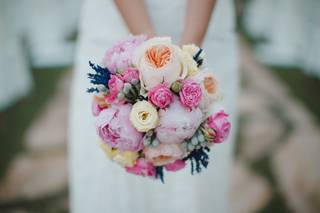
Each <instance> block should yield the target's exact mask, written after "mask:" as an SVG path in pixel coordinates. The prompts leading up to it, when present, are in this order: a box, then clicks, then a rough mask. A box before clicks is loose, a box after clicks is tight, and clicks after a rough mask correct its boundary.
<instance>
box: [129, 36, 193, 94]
mask: <svg viewBox="0 0 320 213" xmlns="http://www.w3.org/2000/svg"><path fill="white" fill-rule="evenodd" d="M132 61H133V64H134V65H135V66H136V67H137V68H138V70H139V71H140V81H141V85H142V87H143V88H145V89H147V90H149V89H151V88H152V87H155V86H156V85H158V84H159V83H167V84H168V85H171V84H172V83H173V82H174V81H176V80H177V79H183V78H185V77H186V76H187V74H188V69H187V67H186V66H184V64H183V62H182V55H181V49H180V48H179V47H178V46H176V45H173V44H172V43H171V39H170V38H168V37H155V38H152V39H149V40H147V41H146V42H144V43H143V44H141V45H140V46H139V47H138V48H137V49H136V50H135V51H134V53H133V60H132Z"/></svg>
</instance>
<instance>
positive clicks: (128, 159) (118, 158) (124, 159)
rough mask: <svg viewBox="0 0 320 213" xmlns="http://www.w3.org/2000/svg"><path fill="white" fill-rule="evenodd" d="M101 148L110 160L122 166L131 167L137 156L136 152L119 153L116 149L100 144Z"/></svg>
mask: <svg viewBox="0 0 320 213" xmlns="http://www.w3.org/2000/svg"><path fill="white" fill-rule="evenodd" d="M101 148H102V149H103V151H104V152H105V153H106V155H107V156H108V157H109V158H110V159H111V160H114V161H115V162H117V163H119V164H120V165H122V166H128V167H131V166H133V165H134V164H135V162H136V160H137V158H138V156H139V155H138V153H137V152H132V151H119V150H118V149H115V148H111V147H110V146H108V145H107V144H105V143H102V144H101Z"/></svg>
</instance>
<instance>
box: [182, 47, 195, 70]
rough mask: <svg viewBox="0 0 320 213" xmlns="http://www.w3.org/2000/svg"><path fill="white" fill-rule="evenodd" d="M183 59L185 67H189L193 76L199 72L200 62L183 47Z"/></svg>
mask: <svg viewBox="0 0 320 213" xmlns="http://www.w3.org/2000/svg"><path fill="white" fill-rule="evenodd" d="M181 59H182V63H183V65H184V66H185V67H187V70H188V75H189V76H193V75H195V74H197V73H198V72H199V69H198V64H197V62H196V61H195V60H194V59H193V56H192V55H191V54H190V53H189V52H187V51H184V50H183V49H182V51H181Z"/></svg>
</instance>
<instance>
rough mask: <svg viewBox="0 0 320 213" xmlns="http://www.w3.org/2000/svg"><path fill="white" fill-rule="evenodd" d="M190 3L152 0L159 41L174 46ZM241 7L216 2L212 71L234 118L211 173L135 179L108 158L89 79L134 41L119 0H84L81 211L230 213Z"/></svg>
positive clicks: (75, 185)
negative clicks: (119, 44)
mask: <svg viewBox="0 0 320 213" xmlns="http://www.w3.org/2000/svg"><path fill="white" fill-rule="evenodd" d="M186 2H187V1H183V0H175V1H172V0H161V1H156V0H154V1H152V0H146V4H147V7H148V11H149V14H150V16H151V19H152V22H153V23H154V26H155V28H156V31H157V33H158V34H159V35H168V36H171V37H172V38H173V40H174V41H175V42H177V41H178V40H179V37H180V35H181V32H182V29H183V21H184V16H185V7H186ZM233 10H234V8H233V4H232V1H231V0H223V1H222V0H221V1H217V4H216V7H215V11H214V15H213V17H212V20H211V23H210V26H209V29H208V32H207V36H206V39H205V42H204V44H203V48H204V50H205V52H206V58H207V66H208V67H209V68H210V69H212V70H213V72H214V74H215V75H216V77H217V79H218V80H219V82H220V87H221V89H222V90H223V92H224V100H223V102H222V105H223V107H224V108H225V110H226V111H227V112H228V113H229V114H230V115H231V121H232V123H233V127H232V134H231V136H230V137H229V140H228V141H227V142H225V143H223V144H219V145H216V146H214V148H213V149H212V150H211V152H210V164H209V166H208V169H206V170H204V171H203V172H202V173H201V174H196V175H193V176H192V175H191V174H190V168H189V166H188V167H186V168H185V169H184V170H183V171H179V172H176V173H168V172H166V173H165V184H162V183H161V182H160V181H159V180H152V179H149V178H142V177H139V176H135V175H131V174H128V173H126V172H125V171H124V169H123V168H121V167H120V166H118V165H117V164H116V163H114V162H111V161H110V160H109V159H107V157H106V156H105V154H104V152H103V151H102V150H101V149H100V147H99V145H98V141H99V138H98V136H97V134H96V131H95V125H94V119H93V117H92V115H91V98H92V97H91V94H87V93H86V92H85V91H86V88H87V87H89V83H88V79H87V77H86V74H87V72H88V71H90V68H89V66H88V61H89V60H92V61H93V62H98V63H99V62H100V61H101V58H102V56H103V54H104V53H105V51H106V49H107V48H109V47H110V46H111V45H112V44H113V43H114V42H116V41H117V40H119V39H123V38H125V37H126V36H127V35H128V32H127V30H126V27H125V25H124V23H123V21H122V19H121V17H120V15H119V14H118V12H117V9H116V8H115V5H114V3H113V1H111V0H110V1H108V0H86V1H84V5H83V11H82V20H81V25H80V37H79V44H78V48H77V56H76V62H75V63H76V64H75V71H74V79H73V87H72V90H71V108H70V144H69V153H70V195H71V199H70V202H71V210H72V212H76V213H99V212H101V213H102V212H104V213H106V212H110V213H127V212H134V213H158V212H161V213H171V212H177V213H180V212H183V213H191V212H193V213H200V212H201V213H206V212H217V213H223V212H228V206H229V200H228V189H229V188H228V187H229V170H230V168H231V164H232V151H233V145H234V136H235V132H236V131H235V130H236V120H235V118H236V114H237V110H236V105H237V93H238V81H239V77H238V69H237V68H238V67H237V65H238V64H237V62H238V61H237V59H238V58H237V51H236V40H237V39H236V36H235V33H234V11H233Z"/></svg>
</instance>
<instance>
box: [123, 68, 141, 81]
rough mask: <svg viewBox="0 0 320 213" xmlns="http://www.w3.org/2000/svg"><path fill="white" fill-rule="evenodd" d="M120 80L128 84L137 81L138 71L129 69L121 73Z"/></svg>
mask: <svg viewBox="0 0 320 213" xmlns="http://www.w3.org/2000/svg"><path fill="white" fill-rule="evenodd" d="M122 79H123V80H124V81H125V82H128V83H132V81H133V80H139V71H138V70H137V69H136V68H133V67H129V68H127V69H126V70H125V71H124V72H123V73H122Z"/></svg>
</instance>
